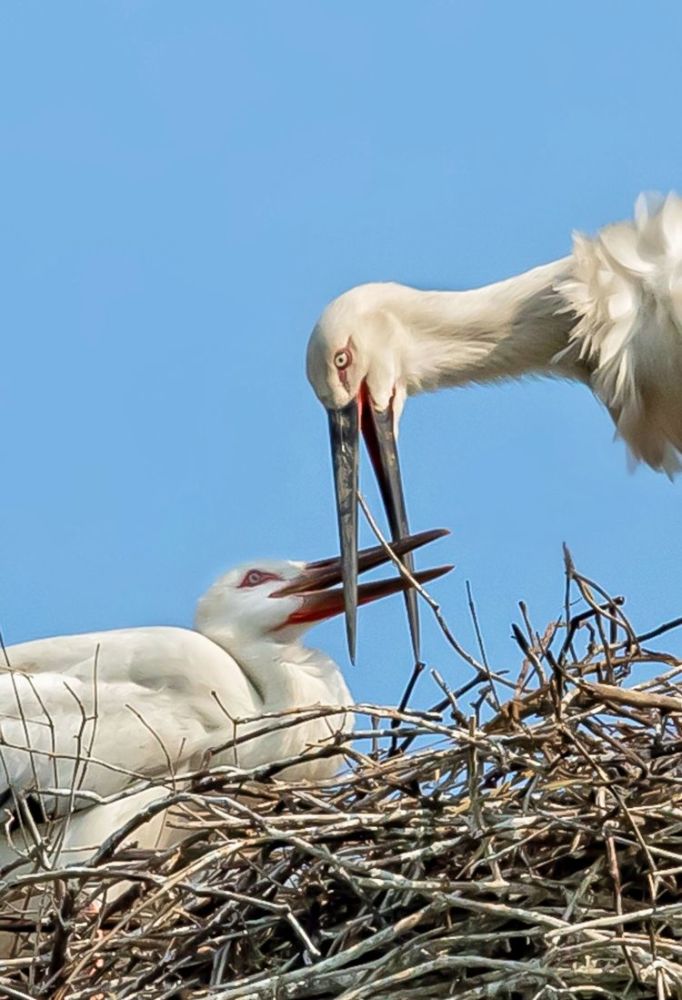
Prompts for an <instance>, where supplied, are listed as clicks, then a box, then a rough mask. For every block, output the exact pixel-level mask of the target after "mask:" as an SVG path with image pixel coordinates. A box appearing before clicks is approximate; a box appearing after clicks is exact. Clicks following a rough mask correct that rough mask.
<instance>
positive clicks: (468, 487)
mask: <svg viewBox="0 0 682 1000" xmlns="http://www.w3.org/2000/svg"><path fill="white" fill-rule="evenodd" d="M681 36H682V12H681V11H680V7H679V4H677V3H674V2H659V3H653V4H651V5H649V7H648V8H646V10H645V8H644V7H641V6H640V7H637V6H635V5H631V6H630V5H624V4H622V3H618V4H616V3H611V2H605V3H602V4H594V3H586V2H583V0H578V2H573V3H572V4H570V5H569V6H568V7H567V6H565V5H550V4H546V3H538V2H527V3H521V4H506V3H501V2H498V3H480V4H465V3H459V2H445V0H420V2H416V0H413V2H410V3H406V2H401V0H373V2H372V3H371V4H368V3H366V2H360V0H343V2H322V0H317V2H311V0H305V2H304V0H289V2H287V3H280V2H277V0H270V2H257V0H256V2H254V0H248V2H246V0H244V2H237V0H232V2H230V3H225V2H218V0H203V2H202V3H201V4H191V3H187V2H183V3H179V2H175V0H118V2H110V0H98V2H97V3H93V2H92V0H83V2H72V0H62V2H61V3H59V4H44V3H40V4H38V3H34V2H31V0H25V2H23V3H21V4H18V3H15V4H4V5H3V6H2V8H1V9H0V89H1V91H2V93H3V95H4V100H3V111H2V119H3V121H2V128H1V129H0V171H1V172H2V190H3V194H4V198H3V211H2V223H1V228H0V270H1V273H2V275H3V281H2V286H3V291H2V295H1V296H0V318H1V324H2V337H3V351H2V394H1V395H0V408H1V411H2V428H3V429H2V438H1V440H2V450H1V454H2V469H3V478H4V487H3V489H2V491H1V492H0V532H1V533H2V559H1V561H0V621H1V623H2V628H3V632H4V635H5V638H6V640H7V641H8V642H13V641H19V640H23V639H27V638H32V637H35V636H39V635H47V634H55V633H59V632H67V631H82V630H89V629H95V628H106V627H116V626H122V625H136V624H156V623H159V624H160V623H173V624H189V622H190V621H191V618H192V613H193V607H194V602H195V599H196V597H197V596H198V594H199V593H200V592H201V591H202V589H204V588H205V586H206V585H208V583H209V582H210V581H211V580H212V579H213V577H214V576H215V575H217V574H218V573H219V572H220V571H222V570H223V569H226V568H228V567H229V566H230V565H232V564H233V563H235V562H240V561H243V560H245V559H250V558H251V557H257V556H259V555H260V556H283V557H294V558H313V557H319V556H322V555H327V554H330V553H331V552H332V551H334V550H335V548H336V529H335V519H334V511H333V503H332V487H331V471H330V465H329V457H328V445H327V428H326V418H325V415H324V412H323V410H322V409H321V407H320V406H319V404H318V403H317V401H316V400H315V399H314V397H313V394H312V392H311V390H310V389H309V387H308V385H307V382H306V380H305V375H304V367H303V365H304V352H305V345H306V342H307V338H308V335H309V332H310V329H311V327H312V325H313V323H314V321H315V319H316V316H317V315H318V313H319V312H320V311H321V309H322V308H323V306H324V305H325V303H326V302H327V301H328V300H329V299H330V298H331V297H333V296H334V295H336V294H338V293H339V292H340V291H342V290H344V289H345V288H347V287H349V286H351V285H353V284H356V283H358V282H361V281H366V280H383V279H394V280H399V281H404V282H407V283H411V284H415V285H417V286H421V287H429V286H430V287H450V288H466V287H470V286H473V285H479V284H483V283H486V282H488V281H493V280H496V279H499V278H503V277H506V276H508V275H511V274H514V273H516V272H519V271H521V270H524V269H525V268H528V267H530V266H532V265H535V264H538V263H543V262H546V261H549V260H551V259H553V258H555V257H558V256H561V255H563V254H565V253H566V252H568V250H569V247H570V234H571V231H572V230H573V229H574V228H578V229H585V230H588V231H592V230H594V229H596V228H598V227H599V226H600V225H602V224H604V223H606V222H609V221H614V220H616V219H619V218H622V217H625V216H627V215H629V214H630V212H631V209H632V204H633V201H634V198H635V197H636V195H637V193H638V192H639V191H640V190H642V189H659V190H663V191H666V190H668V189H670V188H677V189H680V187H682V181H681V178H680V164H681V163H682V130H681V129H680V128H679V124H678V117H679V114H678V104H679V100H678V95H679V94H680V92H682V62H681V61H680V59H679V39H680V37H681ZM612 436H613V430H612V425H611V423H610V420H609V419H608V417H607V416H606V414H605V413H604V412H603V411H602V410H601V409H600V407H599V405H598V404H597V403H596V402H595V400H594V399H593V398H592V397H591V396H590V394H589V392H588V391H586V390H585V389H584V388H581V387H577V386H569V385H562V384H553V383H549V382H544V383H543V382H526V383H524V384H515V385H509V386H505V387H495V388H486V389H466V390H458V391H455V392H448V393H440V394H438V395H436V396H432V397H420V398H418V399H415V400H410V401H409V402H408V405H407V407H406V412H405V416H404V419H403V422H402V429H401V450H402V461H403V468H404V474H405V479H406V488H407V493H408V502H409V508H410V514H411V520H412V524H413V526H414V528H415V529H417V528H426V527H432V526H441V525H442V526H447V527H450V528H452V532H453V534H452V537H451V538H450V539H449V540H448V541H446V542H442V543H440V544H439V546H438V550H437V552H434V555H433V556H432V557H430V558H431V559H438V561H453V562H455V563H456V564H457V569H456V572H455V573H453V574H452V575H451V577H450V578H449V579H448V580H447V581H443V582H441V583H439V584H437V585H435V586H434V588H433V592H434V594H435V595H437V596H438V598H439V599H440V600H441V601H442V604H443V609H444V611H445V613H446V615H447V617H448V619H449V621H450V622H451V624H452V626H453V628H454V630H455V631H456V633H457V635H458V636H459V637H460V638H461V640H462V641H463V642H464V643H465V644H467V645H473V640H472V634H471V625H470V622H469V619H468V615H467V611H466V595H465V589H464V587H465V580H467V579H469V580H471V582H472V586H473V589H474V593H475V596H476V599H477V603H478V608H479V614H480V618H481V622H482V627H483V630H484V634H485V637H486V641H487V645H488V650H489V653H490V656H491V659H492V661H493V664H494V665H495V666H496V667H497V668H499V669H503V668H505V667H507V666H510V664H511V663H512V662H513V663H515V662H516V660H517V653H516V648H515V647H514V646H513V645H512V643H511V641H510V640H509V623H510V621H511V620H512V619H515V618H518V612H517V609H516V602H517V601H518V600H519V599H524V600H526V602H527V603H528V605H529V608H530V611H531V614H532V617H533V619H534V621H535V622H536V624H537V625H538V626H542V625H544V623H545V621H546V620H548V619H549V618H550V617H552V616H553V615H555V614H556V613H557V612H558V611H559V610H560V607H561V600H562V588H563V579H562V560H561V543H562V541H564V540H565V541H566V542H568V544H569V545H570V547H571V549H572V551H573V553H574V556H575V559H576V561H577V563H578V565H579V566H580V567H581V568H583V569H584V571H585V572H587V573H588V574H590V575H591V576H593V577H595V578H597V579H599V580H601V581H602V583H604V585H606V586H607V587H609V588H612V589H613V590H614V591H618V592H623V593H625V594H627V596H628V598H629V607H630V609H631V613H632V615H633V618H634V621H635V623H636V624H637V625H639V626H641V627H643V628H644V627H650V626H653V625H654V624H657V623H659V622H660V621H662V620H664V619H665V618H668V617H673V616H675V615H678V614H680V613H682V585H681V584H682V573H681V571H680V544H681V543H680V539H681V538H682V515H681V513H680V511H681V509H682V504H681V501H682V495H681V493H680V490H681V489H682V486H681V485H680V484H677V485H671V484H670V483H669V482H668V481H667V480H666V479H665V478H663V477H660V476H656V475H655V474H654V473H651V472H649V471H648V470H640V471H639V472H638V473H636V474H635V475H630V474H629V473H628V471H627V467H626V460H625V455H624V450H623V447H622V445H620V444H616V445H613V444H612V440H611V439H612ZM364 472H365V476H364V481H365V484H366V485H369V482H370V476H369V475H368V474H367V473H368V470H367V469H366V468H365V470H364ZM370 496H373V494H372V493H371V491H370ZM313 638H314V639H315V640H316V641H317V643H318V644H320V645H323V646H324V647H325V648H327V649H329V650H330V651H331V652H332V653H333V655H335V657H336V658H337V659H338V660H339V662H341V663H346V654H345V646H344V633H343V627H342V623H341V621H340V620H336V621H334V622H331V623H328V624H326V625H324V626H322V627H320V628H318V629H317V631H316V632H315V633H313ZM672 644H673V645H674V643H672ZM678 645H679V643H678ZM424 646H425V653H426V654H427V657H428V659H429V661H430V662H431V663H433V664H434V665H437V666H438V668H439V669H440V670H441V671H442V673H443V674H444V675H445V676H446V677H447V678H448V679H450V680H451V681H452V682H453V683H456V681H457V678H458V677H462V676H464V673H463V668H462V666H460V665H459V664H458V663H457V662H456V661H454V660H453V658H452V656H451V655H450V653H449V652H448V650H447V648H446V647H445V646H444V644H443V643H442V641H441V640H440V639H439V637H438V634H437V632H436V630H435V629H434V628H433V627H432V626H431V625H430V624H428V625H427V627H426V628H425V642H424ZM408 669H409V644H408V641H407V637H406V628H405V625H404V624H403V611H402V606H401V602H400V601H398V600H395V599H394V600H393V601H392V602H390V603H387V604H386V605H385V606H384V607H375V608H373V609H367V610H366V611H364V612H363V613H362V614H361V620H360V644H359V665H358V668H357V669H356V670H354V671H353V672H352V673H351V674H350V680H351V685H352V687H353V689H354V692H355V694H356V696H358V697H359V698H362V699H363V700H364V699H374V700H379V701H386V702H389V701H391V700H394V699H395V698H397V697H398V696H399V694H400V691H401V689H402V685H403V683H404V680H405V677H406V673H407V672H408ZM422 697H423V699H424V700H429V695H428V692H424V694H423V696H422Z"/></svg>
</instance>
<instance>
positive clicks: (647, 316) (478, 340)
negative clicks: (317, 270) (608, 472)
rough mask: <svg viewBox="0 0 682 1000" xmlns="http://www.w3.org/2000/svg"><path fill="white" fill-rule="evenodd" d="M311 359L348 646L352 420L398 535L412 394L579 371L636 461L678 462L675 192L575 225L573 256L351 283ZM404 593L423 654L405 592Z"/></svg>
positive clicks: (679, 316)
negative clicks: (513, 268) (324, 429)
mask: <svg viewBox="0 0 682 1000" xmlns="http://www.w3.org/2000/svg"><path fill="white" fill-rule="evenodd" d="M307 369H308V377H309V379H310V382H311V383H312V386H313V388H314V390H315V392H316V394H317V396H318V397H319V399H320V401H321V402H322V403H323V404H324V406H325V407H326V408H327V410H328V413H329V420H330V430H331V443H332V455H333V463H334V478H335V488H336V498H337V508H338V518H339V533H340V536H341V554H342V562H343V584H344V590H345V601H346V627H347V633H348V641H349V648H350V651H351V656H352V655H353V650H354V646H355V614H356V593H355V588H356V573H357V571H356V566H355V559H356V552H357V506H356V503H357V501H356V496H357V485H358V439H359V433H360V431H362V434H363V436H364V438H365V442H366V444H367V448H368V451H369V453H370V458H371V460H372V464H373V466H374V470H375V473H376V475H377V478H378V481H379V486H380V490H381V493H382V498H383V501H384V506H385V508H386V513H387V517H388V520H389V526H390V529H391V534H392V537H393V539H394V540H395V539H398V538H401V537H404V536H405V535H406V534H407V531H408V527H407V516H406V512H405V502H404V497H403V492H402V485H401V478H400V470H399V465H398V454H397V450H396V436H397V427H398V421H399V418H400V415H401V412H402V409H403V405H404V402H405V398H406V397H407V396H408V395H414V394H416V393H418V392H425V391H431V390H435V389H440V388H442V387H445V386H459V385H465V384H467V383H470V382H477V383H480V382H490V381H495V380H500V379H506V378H518V377H520V376H523V375H526V374H535V375H549V376H554V377H559V378H566V379H574V380H576V381H579V382H584V383H586V384H587V385H589V386H590V388H591V389H592V391H593V392H594V393H595V395H596V396H597V397H598V399H600V400H601V402H602V403H603V404H604V405H605V406H606V408H607V409H608V411H609V413H610V414H611V416H612V418H613V420H614V422H615V425H616V428H617V431H618V434H619V435H620V436H621V437H622V438H623V439H624V440H625V442H626V444H627V446H628V448H629V451H630V454H631V456H632V458H633V459H634V460H641V461H644V462H646V463H647V464H648V465H650V466H651V467H652V468H653V469H657V470H662V471H664V472H667V473H668V474H669V475H672V474H673V473H674V472H675V471H676V470H677V469H678V468H679V465H680V452H682V199H680V198H679V197H678V196H676V195H674V194H670V195H668V197H667V198H665V199H663V200H662V199H652V198H645V197H643V196H640V198H639V199H638V201H637V204H636V206H635V217H634V221H631V222H622V223H618V224H615V225H610V226H606V227H605V228H604V229H602V230H601V231H600V232H599V233H598V234H597V235H596V236H595V237H594V238H589V237H586V236H582V235H575V236H574V242H573V253H572V254H571V255H570V256H568V257H564V258H563V259H561V260H558V261H555V262H554V263H551V264H546V265H544V266H542V267H537V268H535V269H533V270H531V271H527V272H526V273H524V274H520V275H518V276H516V277H513V278H509V279H507V280H506V281H501V282H498V283H496V284H492V285H487V286H485V287H483V288H477V289H473V290H470V291H448V292H445V291H419V290H417V289H414V288H408V287H405V286H403V285H398V284H391V283H388V284H367V285H360V286H358V287H356V288H352V289H350V291H347V292H345V293H344V294H343V295H341V296H339V298H337V299H335V300H334V301H333V302H331V303H330V304H329V305H328V306H327V308H326V309H325V310H324V312H323V313H322V315H321V317H320V319H319V320H318V322H317V324H316V326H315V328H314V330H313V333H312V336H311V338H310V341H309V344H308V357H307ZM406 562H407V565H408V568H409V567H410V566H411V561H410V557H409V556H408V557H407V560H406ZM406 600H407V602H408V614H409V620H410V629H411V632H412V640H413V645H414V648H415V654H416V655H417V656H418V653H419V648H418V647H419V638H418V636H419V627H418V619H417V606H416V599H415V594H414V591H411V592H408V593H406Z"/></svg>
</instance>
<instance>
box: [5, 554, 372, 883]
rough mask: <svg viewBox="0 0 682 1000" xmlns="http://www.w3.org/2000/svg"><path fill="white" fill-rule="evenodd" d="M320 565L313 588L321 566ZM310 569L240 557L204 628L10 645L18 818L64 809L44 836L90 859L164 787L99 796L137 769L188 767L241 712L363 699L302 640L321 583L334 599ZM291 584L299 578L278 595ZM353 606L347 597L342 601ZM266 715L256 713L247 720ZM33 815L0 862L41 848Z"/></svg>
mask: <svg viewBox="0 0 682 1000" xmlns="http://www.w3.org/2000/svg"><path fill="white" fill-rule="evenodd" d="M308 576H309V577H310V585H311V588H312V587H313V586H314V573H310V574H308ZM307 579H308V577H307V576H306V567H305V564H302V563H292V562H268V563H260V564H259V565H258V567H253V566H252V567H241V568H238V569H235V570H232V571H231V572H230V573H228V574H226V575H225V576H224V577H222V578H221V579H220V580H219V581H218V582H217V583H216V584H214V586H213V587H211V589H210V590H209V591H208V592H207V594H205V595H204V597H203V598H202V599H201V601H200V602H199V605H198V609H197V630H196V631H194V630H191V629H182V628H170V627H168V628H166V627H154V628H135V629H119V630H115V631H109V632H93V633H88V634H85V635H72V636H56V637H53V638H48V639H38V640H35V641H33V642H26V643H21V644H18V645H14V646H10V647H8V649H7V664H8V665H6V666H5V667H4V668H3V669H2V670H0V800H1V801H2V804H3V806H4V808H5V810H6V811H7V812H8V813H10V814H14V815H15V816H17V818H20V819H21V818H23V819H25V818H26V811H27V810H28V809H30V810H31V812H32V813H33V815H34V817H37V818H38V819H39V820H40V819H46V820H50V821H51V820H54V819H55V818H57V820H58V822H57V823H54V822H52V823H51V824H50V826H49V830H48V827H42V828H41V830H42V833H43V834H44V835H45V837H46V839H45V841H44V843H43V844H42V845H41V850H42V848H46V849H47V852H48V854H49V856H50V860H51V863H53V864H54V863H57V862H58V860H59V859H60V858H63V859H64V861H65V862H68V861H75V860H82V859H83V858H84V857H85V856H87V854H88V853H92V850H93V849H94V848H96V847H97V846H98V845H100V844H101V843H102V840H103V839H104V838H105V837H106V836H108V834H110V833H111V832H113V830H115V829H117V828H118V827H120V826H121V825H123V823H125V822H126V821H127V820H128V819H129V818H130V817H131V816H133V815H135V813H136V812H137V811H138V809H139V808H140V807H141V806H142V805H145V804H147V803H148V802H150V801H151V800H152V799H154V798H159V797H160V796H162V795H163V794H164V789H163V785H162V784H161V786H160V787H158V788H147V789H144V790H142V791H141V792H139V793H136V794H134V795H127V796H123V797H121V798H119V799H114V801H110V802H108V803H106V804H104V805H97V804H96V803H97V802H98V800H99V799H107V798H110V797H112V796H116V795H117V793H122V792H124V791H125V790H126V789H128V788H130V786H131V785H132V783H133V782H135V781H136V780H137V779H144V778H148V779H149V778H154V777H155V776H157V777H159V778H162V779H163V780H165V781H166V782H168V780H169V777H170V775H169V772H171V773H172V772H173V771H175V772H176V773H179V772H182V771H183V770H186V769H187V768H188V767H190V766H191V765H192V764H194V763H199V762H200V760H201V758H202V757H203V754H204V753H205V752H206V751H208V750H210V749H211V748H212V747H216V746H218V745H220V744H224V743H225V742H227V741H229V739H230V737H231V736H233V735H234V733H235V730H234V725H233V720H239V719H241V720H244V719H252V720H255V717H257V716H259V715H260V714H261V713H263V712H271V711H272V712H276V711H281V710H287V709H291V708H300V707H305V706H308V705H316V704H324V705H338V706H350V705H352V697H351V695H350V692H349V691H348V688H347V686H346V683H345V681H344V679H343V675H342V674H341V671H340V670H339V668H338V667H337V665H336V664H335V663H334V662H333V661H332V660H331V659H330V658H329V657H328V656H327V655H326V654H325V653H323V652H321V651H319V650H312V649H307V648H305V647H303V646H302V645H301V644H300V642H299V639H300V637H301V635H302V633H303V632H304V631H305V630H306V629H307V628H308V627H309V626H310V624H311V620H308V619H307V618H306V614H307V613H309V610H308V609H310V612H312V611H314V609H315V602H316V601H317V602H318V603H319V602H320V600H321V596H320V594H323V595H324V599H325V600H326V602H327V604H329V614H331V613H335V611H334V610H333V609H332V604H333V600H331V598H330V594H329V592H320V593H318V592H316V591H315V590H310V591H308V590H306V589H305V585H306V581H307ZM250 580H253V581H255V582H254V583H251V582H248V581H250ZM245 581H247V582H245ZM297 581H301V584H302V586H301V587H298V588H297V587H296V582H297ZM287 584H288V585H290V588H291V589H292V591H294V592H292V593H291V594H288V595H287V596H283V597H276V591H277V590H280V589H282V588H283V587H284V586H285V585H287ZM273 595H274V596H275V598H276V599H271V598H273ZM330 601H331V603H330ZM341 607H342V604H341V601H340V599H337V601H336V610H337V611H338V610H340V609H341ZM319 617H326V615H325V614H321V615H319V616H318V619H319ZM312 620H316V619H315V617H313V618H312ZM350 721H351V716H350V715H348V714H346V713H344V714H339V715H330V716H328V717H327V718H322V719H317V720H313V721H308V722H306V723H303V724H301V725H297V726H291V727H289V728H286V729H282V728H280V729H279V730H277V731H273V732H271V733H267V732H266V733H262V734H261V735H259V736H258V737H256V738H254V739H251V740H247V741H246V742H243V743H240V744H239V745H238V746H237V747H235V748H231V749H230V750H226V751H225V752H224V753H223V755H222V756H217V757H216V758H215V761H216V762H217V763H220V762H225V763H229V764H233V765H237V766H241V767H245V768H250V767H254V766H256V765H258V764H262V763H267V762H270V761H273V760H279V759H284V758H286V757H289V756H295V755H297V754H301V753H302V752H303V751H304V750H305V749H306V747H308V746H311V745H314V744H316V743H318V742H320V741H321V740H324V739H329V738H330V735H331V734H333V733H334V732H335V731H336V730H338V729H339V727H342V726H347V725H349V724H350ZM267 725H268V724H267V723H265V722H264V721H262V720H260V721H252V722H250V723H246V724H242V725H241V726H239V728H238V730H237V734H238V735H239V736H244V735H247V734H248V733H249V731H254V730H255V729H258V731H259V732H260V731H262V730H263V729H267ZM270 725H271V726H273V727H275V726H276V720H275V721H271V722H270ZM337 767H338V760H334V759H331V758H326V759H320V760H318V761H315V762H312V763H311V762H308V763H307V764H304V763H302V764H301V765H298V766H297V767H293V768H290V770H289V775H290V776H297V775H299V776H306V777H316V776H323V775H328V774H332V773H334V770H335V769H336V768H337ZM93 803H94V804H93ZM59 817H61V818H62V819H61V820H59ZM30 826H31V824H30V823H28V824H27V823H20V824H19V825H18V827H16V828H15V830H14V832H13V834H12V835H11V838H10V841H8V840H7V839H3V838H0V867H2V866H3V865H6V864H7V863H8V862H11V861H13V860H15V859H16V858H17V857H18V853H19V854H21V853H24V852H27V851H30V850H31V847H32V846H33V838H32V837H31V834H30ZM159 829H160V821H158V822H155V823H153V824H151V825H150V826H148V827H147V828H145V829H144V830H143V831H138V833H137V834H136V836H135V839H136V840H137V841H138V842H139V841H140V839H141V840H142V841H143V842H144V843H145V844H146V845H148V846H149V845H150V844H151V843H153V842H154V841H155V840H156V837H157V836H158V833H159ZM17 852H18V853H17ZM43 853H44V852H43ZM37 860H39V861H40V863H44V862H45V857H44V856H43V857H42V858H39V859H37Z"/></svg>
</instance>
